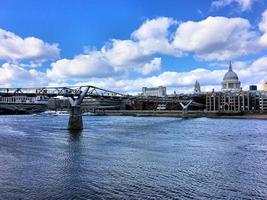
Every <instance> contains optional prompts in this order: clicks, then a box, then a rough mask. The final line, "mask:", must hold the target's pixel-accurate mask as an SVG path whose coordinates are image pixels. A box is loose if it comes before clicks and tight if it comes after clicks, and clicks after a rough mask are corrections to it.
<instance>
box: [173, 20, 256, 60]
mask: <svg viewBox="0 0 267 200" xmlns="http://www.w3.org/2000/svg"><path fill="white" fill-rule="evenodd" d="M251 28H252V27H251V25H250V23H249V21H248V20H246V19H243V18H226V17H208V18H207V19H205V20H202V21H199V22H193V21H188V22H184V23H181V24H180V26H179V27H178V29H177V30H176V35H175V38H174V42H173V44H174V46H175V47H176V48H179V49H181V50H183V51H187V52H193V53H195V54H196V56H197V57H199V58H201V59H204V60H221V61H222V60H229V59H232V58H235V57H238V56H241V55H247V54H248V53H252V52H255V51H257V46H256V45H255V40H256V36H257V34H256V33H255V32H254V31H252V30H251Z"/></svg>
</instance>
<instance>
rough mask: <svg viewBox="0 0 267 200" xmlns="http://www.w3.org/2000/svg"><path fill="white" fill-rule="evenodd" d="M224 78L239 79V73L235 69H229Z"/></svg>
mask: <svg viewBox="0 0 267 200" xmlns="http://www.w3.org/2000/svg"><path fill="white" fill-rule="evenodd" d="M223 80H238V76H237V74H236V73H235V72H234V71H232V70H229V71H228V72H226V74H225V75H224V77H223Z"/></svg>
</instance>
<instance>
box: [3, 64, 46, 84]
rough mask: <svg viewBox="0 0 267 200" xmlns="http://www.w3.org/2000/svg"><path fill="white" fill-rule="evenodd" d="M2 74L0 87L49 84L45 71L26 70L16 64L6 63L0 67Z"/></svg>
mask: <svg viewBox="0 0 267 200" xmlns="http://www.w3.org/2000/svg"><path fill="white" fill-rule="evenodd" d="M0 74H1V76H0V87H10V86H12V87H30V86H45V85H47V84H48V78H47V77H46V74H45V73H42V72H39V71H36V70H34V69H30V70H26V69H24V68H23V67H21V66H19V65H16V64H10V63H4V64H3V65H2V66H1V67H0Z"/></svg>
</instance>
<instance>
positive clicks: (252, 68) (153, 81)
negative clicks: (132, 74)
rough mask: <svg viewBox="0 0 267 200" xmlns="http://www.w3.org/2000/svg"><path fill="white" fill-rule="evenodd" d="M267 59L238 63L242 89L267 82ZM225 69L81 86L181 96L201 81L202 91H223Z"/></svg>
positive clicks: (200, 70)
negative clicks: (151, 89)
mask: <svg viewBox="0 0 267 200" xmlns="http://www.w3.org/2000/svg"><path fill="white" fill-rule="evenodd" d="M266 63H267V57H262V58H259V59H257V60H255V61H253V62H240V61H238V62H234V63H232V65H233V69H234V71H235V72H236V73H237V74H238V76H239V79H240V81H241V86H242V88H244V89H248V87H249V85H251V84H256V85H258V87H259V89H261V88H260V86H261V83H263V82H266V77H267V64H266ZM223 67H224V69H217V70H209V69H204V68H197V69H194V70H191V71H188V72H174V71H167V72H163V73H161V74H159V75H158V76H151V77H143V78H137V79H124V80H118V79H114V78H111V77H110V78H105V79H103V78H102V79H92V80H91V81H89V82H80V83H78V85H82V84H90V85H96V86H98V87H101V88H107V89H111V90H114V91H118V92H123V93H130V94H137V93H140V92H141V88H142V87H144V86H145V87H158V86H166V87H167V89H168V93H169V94H170V93H173V91H174V90H175V91H176V92H178V93H188V92H193V87H194V83H195V81H196V80H198V81H199V82H200V84H201V89H202V91H211V90H212V89H213V88H214V89H215V90H216V91H220V90H221V82H222V80H223V76H224V74H225V73H226V71H227V70H228V68H226V66H223Z"/></svg>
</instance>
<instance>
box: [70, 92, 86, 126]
mask: <svg viewBox="0 0 267 200" xmlns="http://www.w3.org/2000/svg"><path fill="white" fill-rule="evenodd" d="M89 88H90V87H85V88H84V89H83V90H82V88H80V95H79V96H78V97H77V98H76V99H75V98H71V97H69V102H70V105H71V111H70V117H69V124H68V129H69V130H71V131H79V130H82V129H83V118H82V111H81V103H82V101H83V99H84V97H85V95H86V94H87V92H88V90H89Z"/></svg>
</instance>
